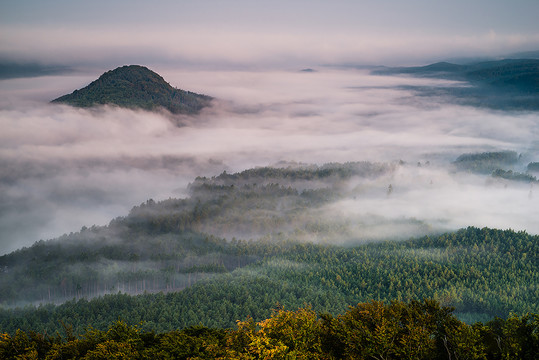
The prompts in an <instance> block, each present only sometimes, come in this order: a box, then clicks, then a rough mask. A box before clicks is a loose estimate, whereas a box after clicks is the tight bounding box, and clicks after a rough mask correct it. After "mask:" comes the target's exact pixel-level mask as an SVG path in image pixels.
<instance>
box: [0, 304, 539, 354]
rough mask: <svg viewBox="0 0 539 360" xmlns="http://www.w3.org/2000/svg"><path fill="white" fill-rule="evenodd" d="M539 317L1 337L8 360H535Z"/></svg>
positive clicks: (307, 314) (356, 318)
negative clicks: (486, 321) (472, 323)
mask: <svg viewBox="0 0 539 360" xmlns="http://www.w3.org/2000/svg"><path fill="white" fill-rule="evenodd" d="M538 353H539V316H538V315H529V314H527V315H524V316H521V317H518V316H510V317H509V318H508V319H506V320H503V319H500V318H496V319H494V320H492V321H490V322H488V323H486V324H483V323H476V324H474V325H467V324H465V323H463V322H461V321H459V320H458V319H457V318H456V317H455V316H454V315H453V314H452V309H450V308H447V307H442V306H440V304H439V303H437V302H435V301H432V300H425V301H423V302H418V301H411V302H409V303H404V302H400V301H394V302H391V303H384V302H379V301H371V302H366V303H360V304H358V305H357V306H354V307H351V308H349V310H348V311H346V312H345V313H343V314H341V315H338V316H333V315H330V314H327V313H322V314H318V313H316V312H315V311H313V310H312V309H311V308H310V307H304V308H300V309H298V310H297V311H286V310H284V309H282V308H279V309H276V310H274V311H273V314H272V316H271V317H270V318H268V319H265V320H263V321H260V322H255V321H254V320H253V319H252V318H248V319H247V320H245V321H238V322H237V325H236V327H235V328H234V329H218V328H207V327H203V326H194V327H189V328H186V329H183V330H173V331H168V332H164V333H155V332H145V331H141V329H140V328H139V327H137V326H130V325H127V324H126V323H125V322H123V321H117V322H115V323H113V324H112V325H110V326H109V328H108V329H107V330H104V331H103V330H95V329H93V328H88V329H87V331H86V332H84V333H83V334H82V335H80V336H75V335H74V334H73V333H72V331H71V330H70V328H69V327H68V326H65V334H64V335H63V336H61V335H60V334H58V333H57V334H55V335H54V336H48V335H46V334H41V333H36V332H33V331H29V332H24V331H21V330H19V331H17V332H16V333H15V334H14V335H9V334H0V358H2V359H6V360H8V359H50V360H52V359H373V360H382V359H383V360H389V359H417V360H420V359H536V355H537V354H538Z"/></svg>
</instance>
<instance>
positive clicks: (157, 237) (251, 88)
mask: <svg viewBox="0 0 539 360" xmlns="http://www.w3.org/2000/svg"><path fill="white" fill-rule="evenodd" d="M152 70H154V71H157V72H158V73H159V74H161V75H162V76H163V78H164V79H166V80H167V81H169V82H170V84H171V85H172V86H175V87H179V88H182V89H188V90H189V91H193V92H195V93H198V94H204V95H208V96H211V98H212V100H211V103H209V106H207V107H204V108H203V109H202V110H200V111H199V112H198V113H187V114H186V113H183V114H182V113H171V112H169V111H167V110H165V109H158V110H154V111H147V110H141V109H126V108H123V107H118V106H115V105H104V106H92V107H82V108H79V107H72V106H69V105H65V104H59V103H50V100H52V99H56V98H58V97H59V96H61V95H63V94H67V93H70V92H71V91H72V90H73V89H81V88H82V87H84V86H86V85H87V84H89V83H90V82H91V81H93V80H94V79H95V78H97V76H99V72H98V74H96V73H95V72H92V71H89V70H86V71H87V72H84V71H79V72H77V71H75V72H73V70H72V71H70V72H67V73H65V74H61V75H54V76H43V77H29V78H11V79H5V80H1V81H0V95H1V96H0V99H1V100H0V101H1V103H0V122H1V127H2V129H3V131H2V132H1V133H0V144H1V145H0V162H1V167H0V186H1V192H0V197H1V199H0V200H1V202H0V206H1V208H0V240H1V241H2V243H1V246H2V247H1V250H2V256H0V288H1V289H2V291H1V294H0V304H1V305H2V309H0V325H1V327H2V330H3V331H5V332H6V333H15V331H16V330H17V329H22V330H24V331H30V330H32V331H40V332H43V333H55V332H56V331H74V332H75V333H77V334H82V333H83V332H84V330H85V329H86V327H87V326H88V325H91V326H93V327H95V328H97V329H106V328H107V327H108V326H109V325H110V324H111V323H112V322H114V321H116V320H118V319H123V320H126V321H127V322H128V323H129V324H133V325H134V324H137V323H140V324H141V325H140V326H141V328H142V329H144V330H145V331H161V332H162V331H170V330H171V329H181V328H186V327H189V326H193V325H196V324H202V325H205V326H211V327H223V328H232V327H234V326H235V324H236V321H237V320H241V319H246V318H247V317H252V318H253V319H254V320H255V321H260V320H262V319H264V318H267V317H269V316H270V315H271V313H272V309H275V308H276V307H280V306H282V307H283V308H286V309H292V310H295V309H298V308H300V307H302V306H305V305H308V306H311V307H312V309H313V310H314V311H317V312H327V313H330V314H338V313H342V312H344V311H346V309H347V307H348V306H350V305H352V304H357V303H358V302H368V301H371V300H379V301H386V302H387V301H391V300H395V301H406V302H408V301H422V300H423V299H434V300H435V301H436V302H437V303H438V304H440V305H442V306H452V307H454V308H455V315H456V316H458V318H459V319H461V320H463V321H465V322H467V323H473V322H476V321H485V322H486V321H489V320H490V319H492V318H493V317H495V316H500V317H504V318H506V317H508V316H511V314H512V313H516V314H525V313H528V312H532V313H533V312H538V311H539V309H538V308H537V303H536V302H535V299H536V298H537V297H538V296H539V294H538V288H537V282H536V278H537V277H536V276H537V271H538V270H539V269H537V253H538V250H537V246H538V245H539V241H538V238H537V234H538V233H539V224H538V223H537V214H538V213H539V205H538V204H539V203H538V202H537V197H538V196H539V195H538V194H536V191H537V190H536V188H537V186H538V180H537V176H539V172H538V169H539V165H538V164H539V142H538V141H537V139H538V138H539V137H538V135H539V113H537V111H535V110H534V109H533V108H530V109H521V108H519V109H515V108H514V107H508V108H507V109H503V108H502V109H500V107H499V106H491V105H492V104H491V103H489V102H481V103H479V104H478V103H477V102H476V101H475V100H474V101H473V102H472V103H469V102H466V101H462V98H460V97H459V96H460V94H461V93H460V89H467V88H474V89H475V90H473V91H475V93H474V94H475V95H474V96H476V99H480V98H481V96H482V94H484V93H483V91H484V90H483V89H482V88H481V87H480V86H478V85H476V84H475V85H474V84H473V83H470V82H467V81H466V79H458V80H455V79H446V78H444V77H443V76H440V77H434V76H429V77H425V76H412V75H410V74H404V75H403V74H402V73H383V74H381V73H380V71H379V70H377V71H376V72H372V73H371V71H370V70H368V69H364V68H356V67H354V66H318V67H314V68H305V69H301V68H299V69H288V70H279V71H277V70H257V71H255V70H241V71H240V70H235V71H230V70H226V71H225V70H200V69H177V68H173V67H163V68H157V67H156V68H152ZM437 89H439V90H440V91H437ZM447 89H455V91H448V90H447ZM470 91H471V90H470ZM489 91H494V90H489ZM496 91H497V90H496ZM81 93H82V90H80V91H79V92H78V93H77V92H75V93H74V94H79V95H80V94H81ZM518 96H519V98H518V99H520V96H521V94H519V95H518ZM507 98H508V99H509V100H508V101H510V97H509V95H508V97H507ZM519 101H520V100H519ZM508 269H511V270H510V271H508ZM66 324H67V325H68V328H69V329H71V330H66V328H65V326H66ZM260 324H262V323H260ZM62 327H63V328H62ZM62 329H63V330H62Z"/></svg>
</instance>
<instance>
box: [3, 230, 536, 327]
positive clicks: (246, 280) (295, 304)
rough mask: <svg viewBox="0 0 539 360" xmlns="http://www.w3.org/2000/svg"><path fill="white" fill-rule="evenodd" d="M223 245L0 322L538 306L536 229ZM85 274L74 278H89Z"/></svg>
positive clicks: (209, 322)
mask: <svg viewBox="0 0 539 360" xmlns="http://www.w3.org/2000/svg"><path fill="white" fill-rule="evenodd" d="M228 247H229V249H230V250H228V251H222V252H216V253H214V255H213V256H214V257H213V259H207V261H211V260H214V261H217V262H215V263H208V267H207V269H208V270H206V271H205V270H204V269H203V267H200V268H199V269H197V270H187V271H186V270H185V269H181V268H180V269H178V270H176V269H175V268H170V269H169V270H168V274H167V275H168V276H169V280H168V281H169V284H172V280H171V278H172V277H174V276H176V277H177V276H180V275H188V274H189V271H193V273H191V275H190V276H192V277H193V279H194V277H195V276H197V277H198V281H197V282H196V283H195V282H194V281H193V283H192V285H191V286H190V287H186V288H183V290H181V289H180V288H176V289H172V288H171V289H170V290H175V291H170V292H166V293H143V291H142V287H143V283H144V281H146V282H147V286H148V284H149V283H151V278H148V275H150V274H148V273H146V274H144V273H137V271H136V268H137V266H141V265H142V264H141V263H139V262H137V261H135V260H132V261H131V262H130V263H129V264H130V266H131V267H132V268H133V271H132V272H129V271H126V273H125V275H126V276H131V277H132V278H131V281H132V283H131V284H132V285H131V286H135V285H134V284H135V283H137V284H138V285H137V286H138V287H139V291H140V292H141V293H142V294H141V295H138V296H128V295H126V294H116V295H112V294H110V295H106V296H103V297H99V298H95V299H92V300H89V301H88V300H86V299H80V300H76V299H73V300H72V301H69V302H67V303H64V304H62V305H59V306H54V305H43V306H40V307H38V308H34V307H25V308H20V309H15V310H14V309H4V310H2V311H0V328H1V329H4V331H10V332H11V331H15V330H16V329H18V328H21V329H23V330H30V329H33V330H37V331H47V332H49V333H51V332H54V331H56V330H58V329H59V328H60V327H61V324H60V321H63V322H65V323H69V324H72V325H73V326H74V328H75V329H76V331H78V332H80V331H82V330H83V329H84V328H85V327H86V326H87V325H88V324H92V326H93V327H96V328H100V329H104V328H106V326H107V325H108V324H110V323H111V322H113V321H115V320H117V319H118V318H122V319H125V320H126V321H128V322H130V323H132V324H137V323H139V322H144V325H143V327H144V328H145V329H147V330H157V331H166V330H170V329H172V328H183V327H186V326H190V325H196V324H204V325H206V326H218V327H231V326H233V325H234V324H235V322H236V320H239V319H243V318H246V317H248V316H251V317H253V318H254V319H255V320H260V319H263V318H265V317H267V316H269V315H270V312H271V309H272V308H274V307H275V306H276V305H277V304H281V305H283V306H285V307H286V308H287V309H297V308H299V307H301V306H303V305H304V304H310V305H311V306H312V307H313V309H315V310H316V311H324V312H330V313H333V314H336V313H339V312H342V311H344V310H345V309H346V308H347V307H348V306H349V305H352V304H356V303H358V302H361V301H369V300H371V299H374V300H384V301H388V300H394V299H397V300H402V301H410V300H422V299H425V298H433V299H436V300H438V301H439V302H441V303H442V304H443V305H446V306H453V307H455V308H456V311H457V314H458V315H459V316H460V317H461V318H462V319H463V320H466V321H468V322H472V321H477V320H485V319H488V318H492V317H493V316H502V317H506V316H508V315H509V314H510V313H511V312H515V313H517V314H525V313H527V312H535V313H537V312H538V311H539V308H538V304H537V301H536V299H537V298H538V297H539V288H538V283H537V278H538V274H539V267H538V262H537V258H536V254H538V253H539V248H538V247H539V237H538V236H531V235H528V234H526V233H524V232H518V233H517V232H513V231H510V230H506V231H501V230H491V229H477V228H468V229H463V230H461V231H458V232H455V233H449V234H445V235H441V236H435V237H423V238H418V239H412V240H409V241H405V242H395V241H387V242H382V243H369V244H365V245H362V246H355V247H341V246H329V245H315V244H305V243H297V242H293V241H286V240H283V241H280V242H278V241H276V240H272V241H252V242H244V241H236V242H234V243H231V244H229V245H228ZM226 253H234V254H235V256H236V257H235V261H237V263H236V264H234V265H233V266H231V267H229V268H227V267H226V265H225V266H223V264H222V262H219V261H220V260H219V257H220V256H223V255H226ZM220 264H221V265H220ZM229 265H232V264H231V263H230V264H229ZM219 266H221V268H220V270H219V271H216V268H218V267H219ZM195 273H196V275H195ZM91 276H92V274H88V278H87V279H86V280H84V279H80V281H86V282H90V283H92V284H93V283H94V281H95V279H94V278H92V277H91ZM145 279H146V280H145ZM177 281H178V280H177ZM82 284H83V288H84V287H85V286H86V285H84V284H86V283H82ZM120 290H121V289H120ZM179 290H181V291H179Z"/></svg>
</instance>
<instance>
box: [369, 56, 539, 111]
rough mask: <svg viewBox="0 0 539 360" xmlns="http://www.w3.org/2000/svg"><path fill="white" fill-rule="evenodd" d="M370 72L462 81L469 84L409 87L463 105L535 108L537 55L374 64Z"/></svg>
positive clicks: (537, 100)
mask: <svg viewBox="0 0 539 360" xmlns="http://www.w3.org/2000/svg"><path fill="white" fill-rule="evenodd" d="M373 73H374V74H379V75H396V74H403V75H412V76H420V77H432V78H441V79H450V80H457V81H463V82H467V83H469V84H470V85H472V86H445V87H444V86H434V87H431V86H429V87H422V86H412V87H409V88H411V89H414V90H416V91H418V93H419V94H421V95H425V96H430V95H433V96H440V95H445V96H450V97H452V98H454V99H457V100H458V101H459V102H460V103H463V104H466V105H474V106H486V107H491V108H496V109H499V110H534V111H536V110H539V59H505V60H498V61H486V62H477V63H471V64H463V65H459V64H451V63H448V62H439V63H435V64H430V65H427V66H419V67H393V68H378V69H376V70H375V71H373Z"/></svg>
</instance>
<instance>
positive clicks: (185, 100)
mask: <svg viewBox="0 0 539 360" xmlns="http://www.w3.org/2000/svg"><path fill="white" fill-rule="evenodd" d="M211 100H212V98H211V97H210V96H206V95H200V94H196V93H194V92H190V91H185V90H181V89H176V88H174V87H172V86H171V85H170V84H169V83H167V82H166V81H165V80H164V79H163V78H162V77H161V76H160V75H159V74H157V73H155V72H153V71H151V70H150V69H148V68H146V67H144V66H140V65H129V66H122V67H119V68H116V69H114V70H111V71H107V72H106V73H104V74H103V75H101V76H100V77H99V79H97V80H95V81H93V82H92V83H90V85H88V86H86V87H85V88H82V89H80V90H75V91H73V92H72V93H71V94H68V95H64V96H61V97H59V98H57V99H55V100H53V101H52V102H53V103H64V104H68V105H72V106H76V107H92V106H96V105H116V106H120V107H124V108H131V109H137V108H138V109H144V110H150V111H152V110H157V109H160V108H164V109H167V110H168V111H170V112H171V113H173V114H195V113H198V112H199V111H200V110H201V109H202V108H204V107H206V106H208V105H209V104H210V101H211Z"/></svg>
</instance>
